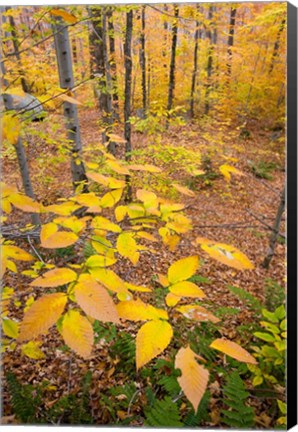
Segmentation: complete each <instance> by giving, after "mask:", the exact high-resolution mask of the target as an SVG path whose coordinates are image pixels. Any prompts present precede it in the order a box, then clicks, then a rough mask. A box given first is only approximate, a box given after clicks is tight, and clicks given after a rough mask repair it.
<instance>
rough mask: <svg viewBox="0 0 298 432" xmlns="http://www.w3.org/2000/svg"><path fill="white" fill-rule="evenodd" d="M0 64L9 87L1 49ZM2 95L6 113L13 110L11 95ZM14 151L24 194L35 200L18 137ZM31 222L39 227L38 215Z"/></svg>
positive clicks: (23, 151)
mask: <svg viewBox="0 0 298 432" xmlns="http://www.w3.org/2000/svg"><path fill="white" fill-rule="evenodd" d="M0 64H1V73H2V80H3V85H4V86H5V87H6V88H7V87H8V86H9V83H8V81H7V79H6V78H5V73H6V71H5V66H4V63H3V58H2V49H0ZM2 95H3V101H4V106H5V109H6V110H7V111H10V110H13V101H12V97H11V95H9V94H7V93H2ZM15 149H16V154H17V159H18V164H19V168H20V173H21V178H22V183H23V188H24V192H25V194H26V195H27V196H28V197H30V198H32V199H35V196H34V192H33V187H32V183H31V179H30V173H29V166H28V162H27V157H26V152H25V148H24V146H23V142H22V139H21V137H18V141H17V144H16V145H15ZM31 220H32V223H33V225H40V218H39V215H38V214H37V213H32V214H31Z"/></svg>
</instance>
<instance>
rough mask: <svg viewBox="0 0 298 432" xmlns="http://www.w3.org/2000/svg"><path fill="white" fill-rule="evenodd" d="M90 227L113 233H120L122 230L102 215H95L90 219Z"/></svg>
mask: <svg viewBox="0 0 298 432" xmlns="http://www.w3.org/2000/svg"><path fill="white" fill-rule="evenodd" d="M91 227H92V228H94V229H102V230H105V231H111V232H115V233H120V232H121V231H122V229H121V228H120V226H119V225H116V224H114V223H113V222H111V221H109V219H107V218H105V217H102V216H95V218H93V219H92V223H91Z"/></svg>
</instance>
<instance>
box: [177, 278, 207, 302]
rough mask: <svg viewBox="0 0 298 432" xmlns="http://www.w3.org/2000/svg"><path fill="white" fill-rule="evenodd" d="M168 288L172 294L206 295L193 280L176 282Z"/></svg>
mask: <svg viewBox="0 0 298 432" xmlns="http://www.w3.org/2000/svg"><path fill="white" fill-rule="evenodd" d="M169 290H170V291H171V293H172V294H175V295H176V296H180V297H195V298H203V297H206V295H205V293H204V291H202V290H201V289H200V288H199V287H198V286H197V285H196V284H194V283H193V282H188V281H182V282H177V283H176V284H174V285H171V286H170V287H169Z"/></svg>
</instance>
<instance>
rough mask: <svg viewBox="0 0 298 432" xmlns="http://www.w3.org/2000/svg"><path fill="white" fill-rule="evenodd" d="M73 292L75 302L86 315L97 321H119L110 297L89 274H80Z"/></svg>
mask: <svg viewBox="0 0 298 432" xmlns="http://www.w3.org/2000/svg"><path fill="white" fill-rule="evenodd" d="M74 292H75V298H76V301H77V303H78V304H79V305H80V307H81V308H82V309H83V311H84V312H85V313H86V314H87V315H90V316H91V317H92V318H95V319H97V320H99V321H103V322H113V323H119V317H118V312H117V309H116V306H115V304H114V303H113V300H112V298H111V297H110V295H109V294H108V293H107V291H106V290H105V288H103V287H102V286H100V285H99V284H98V283H97V282H95V280H94V279H93V278H92V277H91V276H90V275H87V274H84V275H81V277H80V280H79V283H78V284H76V286H75V288H74Z"/></svg>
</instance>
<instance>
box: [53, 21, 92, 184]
mask: <svg viewBox="0 0 298 432" xmlns="http://www.w3.org/2000/svg"><path fill="white" fill-rule="evenodd" d="M53 29H54V41H55V49H56V56H57V63H58V71H59V81H60V87H61V88H62V89H68V90H69V91H71V90H72V88H73V87H74V77H73V70H72V62H71V47H70V43H69V35H68V31H67V27H65V25H64V24H63V21H62V19H61V18H60V17H56V18H55V23H54V24H53ZM63 110H64V117H65V120H66V127H67V131H68V139H69V141H70V142H71V147H72V148H71V172H72V180H73V186H74V189H76V187H77V186H78V185H79V184H83V192H87V191H88V186H87V177H86V173H85V167H84V164H83V161H82V159H81V157H82V155H81V153H82V143H81V136H80V126H79V119H78V111H77V106H76V105H75V104H72V103H70V102H63Z"/></svg>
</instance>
